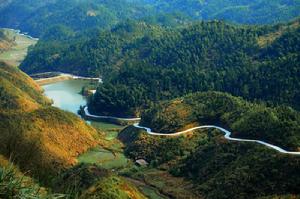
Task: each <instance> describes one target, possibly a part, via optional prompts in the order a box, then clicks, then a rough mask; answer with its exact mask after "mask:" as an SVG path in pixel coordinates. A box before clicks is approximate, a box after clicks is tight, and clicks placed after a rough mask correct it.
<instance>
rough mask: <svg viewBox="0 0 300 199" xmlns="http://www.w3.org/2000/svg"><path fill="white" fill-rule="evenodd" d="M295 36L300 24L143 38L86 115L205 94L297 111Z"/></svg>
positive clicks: (208, 26)
mask: <svg viewBox="0 0 300 199" xmlns="http://www.w3.org/2000/svg"><path fill="white" fill-rule="evenodd" d="M299 34H300V28H299V22H298V21H295V22H294V23H291V24H289V25H284V26H275V27H271V28H264V27H258V28H253V27H241V26H232V25H228V24H226V23H223V22H209V23H206V22H203V23H200V24H197V25H193V26H190V27H188V28H184V29H179V30H177V31H174V30H168V31H167V32H166V33H165V34H164V36H163V37H149V36H145V37H144V38H142V39H140V40H138V41H137V42H136V43H135V44H131V45H130V47H129V46H127V45H126V46H124V47H123V49H122V50H120V52H122V53H124V52H125V55H124V56H123V57H124V59H118V60H120V61H121V60H122V62H123V63H122V62H121V63H122V64H120V62H117V63H118V64H119V65H110V66H112V68H114V67H115V69H116V70H118V72H117V73H116V74H111V75H110V76H104V80H105V81H104V84H103V85H100V86H99V88H98V91H97V93H96V95H94V97H93V98H92V99H91V101H90V111H91V112H94V113H98V114H99V113H100V114H103V113H108V112H109V113H111V114H116V115H120V114H123V115H136V114H138V112H139V108H140V107H141V106H143V105H145V104H149V103H151V102H155V101H158V100H163V99H171V98H174V97H177V96H182V95H184V94H187V93H191V92H195V91H207V90H217V91H225V92H229V93H231V94H233V95H236V96H242V97H244V98H246V99H250V100H264V101H267V102H269V103H271V104H286V105H290V106H293V107H295V108H297V109H298V108H299V97H300V94H299V89H298V88H300V85H299V82H300V81H299V77H300V69H299V67H300V66H299V63H300V61H299V52H300V51H299V43H300V42H299V38H300V37H299ZM115 54H116V53H115ZM110 57H111V56H110ZM128 57H129V58H128ZM98 60H99V59H98ZM100 60H101V59H100ZM123 60H125V61H123ZM25 63H26V62H25ZM94 66H95V64H94ZM23 68H26V67H25V66H23ZM25 71H26V69H25Z"/></svg>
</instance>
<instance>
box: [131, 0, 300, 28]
mask: <svg viewBox="0 0 300 199" xmlns="http://www.w3.org/2000/svg"><path fill="white" fill-rule="evenodd" d="M134 1H136V2H140V0H134ZM142 2H144V3H145V4H146V5H148V6H153V7H154V8H155V9H156V10H160V11H163V12H174V11H175V12H181V13H184V14H186V15H188V16H190V17H192V18H196V19H204V20H208V19H224V20H226V21H231V22H236V23H245V24H266V23H276V22H280V21H286V20H290V19H293V18H295V17H297V16H299V9H300V3H299V1H297V0H292V1H287V0H273V1H265V0H252V1H248V0H241V1H234V0H226V1H224V0H201V1H199V0H174V1H166V0H142Z"/></svg>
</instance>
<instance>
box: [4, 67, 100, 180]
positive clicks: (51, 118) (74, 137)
mask: <svg viewBox="0 0 300 199" xmlns="http://www.w3.org/2000/svg"><path fill="white" fill-rule="evenodd" d="M0 64H1V67H0V143H1V145H0V155H1V154H2V155H4V156H5V157H6V159H7V158H9V157H12V160H13V161H14V162H15V163H16V164H18V166H19V167H20V169H21V170H22V171H26V172H27V171H30V172H31V173H32V174H33V175H34V176H37V177H45V176H49V174H55V173H58V172H59V171H60V170H62V169H65V168H67V167H70V166H72V165H74V164H76V163H77V160H76V158H77V156H78V155H80V154H81V153H84V152H85V151H87V150H88V149H89V148H91V147H94V146H95V145H96V144H97V141H96V136H97V132H96V130H95V129H94V128H92V127H90V126H89V125H87V124H86V123H85V122H84V121H82V120H81V119H80V118H79V117H77V116H75V115H74V114H72V113H67V112H64V111H61V110H59V109H57V108H53V107H50V103H49V101H48V99H46V98H45V97H44V96H43V94H42V92H41V91H42V89H41V88H40V87H39V85H37V84H36V83H35V82H34V81H33V80H32V79H31V78H30V77H28V76H27V75H25V74H24V73H22V72H21V71H20V70H19V69H16V68H14V67H11V66H7V65H5V64H3V63H0ZM0 161H1V159H0Z"/></svg>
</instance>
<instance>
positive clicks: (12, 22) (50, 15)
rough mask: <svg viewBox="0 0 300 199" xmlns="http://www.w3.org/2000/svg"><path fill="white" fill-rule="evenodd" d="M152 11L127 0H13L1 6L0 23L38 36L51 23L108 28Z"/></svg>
mask: <svg viewBox="0 0 300 199" xmlns="http://www.w3.org/2000/svg"><path fill="white" fill-rule="evenodd" d="M151 15H155V13H152V12H151V8H148V7H144V6H142V5H141V4H139V3H130V2H129V1H127V0H117V1H106V0H95V1H94V0H87V1H84V0H63V1H57V0H49V1H40V0H34V1H20V0H13V1H11V2H10V3H9V4H7V5H6V6H4V7H2V8H1V7H0V26H2V27H11V28H16V29H21V30H22V31H24V32H29V33H30V34H31V35H33V36H41V35H42V33H44V32H45V31H46V30H47V29H48V28H49V27H51V26H54V25H64V26H67V27H69V28H70V29H72V30H73V31H85V30H87V29H91V28H95V27H98V28H108V27H110V26H112V25H114V24H116V23H118V22H120V21H124V20H126V19H141V18H146V17H148V16H151ZM154 18H155V17H154ZM154 18H152V19H154ZM165 18H166V17H164V16H162V15H161V18H160V19H159V18H156V19H154V21H157V22H158V23H159V22H161V23H164V22H163V21H164V19H165ZM175 19H176V17H175ZM171 21H172V20H171Z"/></svg>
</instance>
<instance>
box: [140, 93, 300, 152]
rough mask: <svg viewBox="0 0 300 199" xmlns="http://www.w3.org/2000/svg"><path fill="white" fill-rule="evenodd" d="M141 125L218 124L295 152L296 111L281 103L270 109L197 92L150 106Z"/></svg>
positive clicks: (160, 128) (299, 118)
mask: <svg viewBox="0 0 300 199" xmlns="http://www.w3.org/2000/svg"><path fill="white" fill-rule="evenodd" d="M141 124H142V125H143V126H147V127H150V128H152V129H153V130H154V131H155V132H162V133H172V132H177V131H179V130H185V129H186V128H191V127H193V126H199V125H206V124H218V125H220V126H223V127H225V128H228V129H229V130H231V131H232V133H233V134H232V136H233V137H241V138H249V139H259V140H264V141H267V142H269V143H272V144H275V145H277V146H281V147H282V148H285V149H289V150H292V151H293V150H294V151H297V150H298V147H299V142H300V135H299V132H300V114H299V112H297V111H295V110H293V109H291V108H288V107H284V106H279V107H274V108H270V107H267V106H266V105H265V104H255V103H249V102H247V101H245V100H243V99H242V98H238V97H233V96H231V95H229V94H224V93H219V92H200V93H193V94H189V95H187V96H184V97H181V98H177V99H174V100H172V101H170V102H169V101H167V102H162V103H158V104H154V105H152V107H151V108H149V109H147V110H145V111H144V112H143V114H142V121H141Z"/></svg>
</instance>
